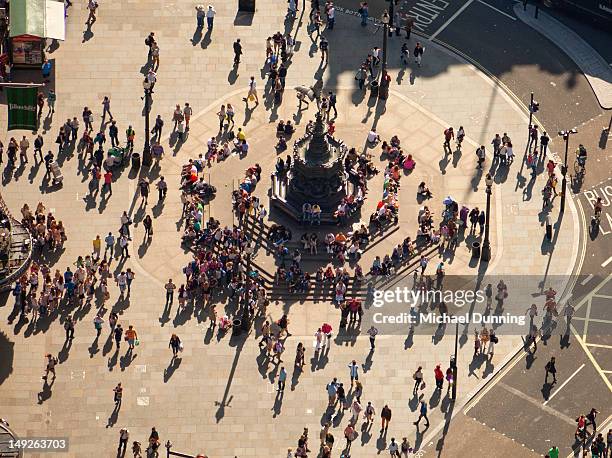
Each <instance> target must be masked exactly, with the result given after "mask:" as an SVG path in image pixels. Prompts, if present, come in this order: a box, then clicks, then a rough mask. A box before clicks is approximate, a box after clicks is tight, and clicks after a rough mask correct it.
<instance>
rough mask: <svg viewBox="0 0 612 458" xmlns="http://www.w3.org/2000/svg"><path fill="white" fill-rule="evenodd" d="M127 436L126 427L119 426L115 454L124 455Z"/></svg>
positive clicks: (128, 436)
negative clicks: (117, 445)
mask: <svg viewBox="0 0 612 458" xmlns="http://www.w3.org/2000/svg"><path fill="white" fill-rule="evenodd" d="M129 438H130V431H129V430H128V429H127V428H121V430H120V431H119V447H117V456H124V455H125V452H126V449H127V443H128V439H129Z"/></svg>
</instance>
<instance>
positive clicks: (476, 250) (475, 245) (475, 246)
mask: <svg viewBox="0 0 612 458" xmlns="http://www.w3.org/2000/svg"><path fill="white" fill-rule="evenodd" d="M472 257H473V258H479V257H480V242H472Z"/></svg>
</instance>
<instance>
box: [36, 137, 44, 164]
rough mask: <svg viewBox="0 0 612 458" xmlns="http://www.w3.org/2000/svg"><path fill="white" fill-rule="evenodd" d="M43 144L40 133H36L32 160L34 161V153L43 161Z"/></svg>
mask: <svg viewBox="0 0 612 458" xmlns="http://www.w3.org/2000/svg"><path fill="white" fill-rule="evenodd" d="M44 144H45V141H44V139H43V137H42V135H40V134H38V135H37V136H36V138H35V139H34V162H36V153H38V154H40V161H41V162H42V161H43V154H42V147H43V145H44Z"/></svg>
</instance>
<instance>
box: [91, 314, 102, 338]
mask: <svg viewBox="0 0 612 458" xmlns="http://www.w3.org/2000/svg"><path fill="white" fill-rule="evenodd" d="M93 324H94V329H95V330H96V338H98V337H100V334H102V325H103V324H104V318H102V316H101V315H100V313H98V314H97V315H96V317H95V318H94V319H93Z"/></svg>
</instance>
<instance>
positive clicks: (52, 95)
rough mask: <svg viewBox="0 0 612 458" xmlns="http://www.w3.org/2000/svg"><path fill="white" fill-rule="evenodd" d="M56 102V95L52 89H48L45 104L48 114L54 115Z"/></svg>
mask: <svg viewBox="0 0 612 458" xmlns="http://www.w3.org/2000/svg"><path fill="white" fill-rule="evenodd" d="M56 100H57V95H56V94H55V91H54V90H53V89H49V94H48V95H47V104H48V105H49V113H55V102H56Z"/></svg>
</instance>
